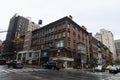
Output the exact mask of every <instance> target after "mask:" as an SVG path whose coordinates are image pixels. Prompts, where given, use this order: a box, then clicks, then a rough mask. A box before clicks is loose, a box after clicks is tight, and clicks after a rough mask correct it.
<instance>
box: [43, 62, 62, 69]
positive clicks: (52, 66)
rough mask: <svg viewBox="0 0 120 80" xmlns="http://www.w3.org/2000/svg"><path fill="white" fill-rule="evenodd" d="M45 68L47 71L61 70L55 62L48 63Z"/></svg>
mask: <svg viewBox="0 0 120 80" xmlns="http://www.w3.org/2000/svg"><path fill="white" fill-rule="evenodd" d="M43 66H44V68H45V69H55V70H59V69H60V67H59V65H58V63H57V62H55V61H50V62H47V63H45V64H44V65H43Z"/></svg>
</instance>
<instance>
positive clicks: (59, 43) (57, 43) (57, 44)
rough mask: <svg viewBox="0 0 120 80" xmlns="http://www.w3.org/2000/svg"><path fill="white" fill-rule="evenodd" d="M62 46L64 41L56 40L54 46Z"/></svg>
mask: <svg viewBox="0 0 120 80" xmlns="http://www.w3.org/2000/svg"><path fill="white" fill-rule="evenodd" d="M63 46H64V41H63V40H60V41H57V42H56V47H63Z"/></svg>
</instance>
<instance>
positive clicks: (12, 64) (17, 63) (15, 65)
mask: <svg viewBox="0 0 120 80" xmlns="http://www.w3.org/2000/svg"><path fill="white" fill-rule="evenodd" d="M8 67H13V68H23V63H22V62H21V61H16V60H13V61H10V62H9V63H8Z"/></svg>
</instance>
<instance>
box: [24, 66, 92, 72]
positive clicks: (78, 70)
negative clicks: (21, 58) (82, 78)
mask: <svg viewBox="0 0 120 80" xmlns="http://www.w3.org/2000/svg"><path fill="white" fill-rule="evenodd" d="M24 68H35V69H43V68H42V67H41V66H38V65H27V64H26V65H24ZM60 71H73V72H93V70H92V69H73V68H67V69H60Z"/></svg>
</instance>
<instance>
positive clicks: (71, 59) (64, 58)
mask: <svg viewBox="0 0 120 80" xmlns="http://www.w3.org/2000/svg"><path fill="white" fill-rule="evenodd" d="M53 60H61V61H74V59H73V58H67V57H55V58H53Z"/></svg>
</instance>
